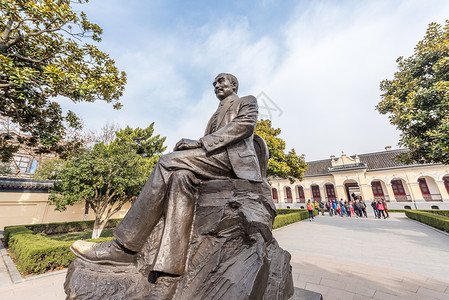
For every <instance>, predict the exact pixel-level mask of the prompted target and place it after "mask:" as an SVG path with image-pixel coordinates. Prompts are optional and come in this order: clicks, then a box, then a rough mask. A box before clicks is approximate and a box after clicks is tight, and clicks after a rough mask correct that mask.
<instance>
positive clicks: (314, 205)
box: [313, 200, 320, 215]
mask: <svg viewBox="0 0 449 300" xmlns="http://www.w3.org/2000/svg"><path fill="white" fill-rule="evenodd" d="M313 208H314V209H316V214H317V215H319V214H320V211H319V208H320V206H319V205H318V201H316V200H313Z"/></svg>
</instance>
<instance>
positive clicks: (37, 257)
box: [5, 224, 111, 275]
mask: <svg viewBox="0 0 449 300" xmlns="http://www.w3.org/2000/svg"><path fill="white" fill-rule="evenodd" d="M41 225H42V224H41ZM27 227H28V226H9V227H5V241H6V242H7V245H8V246H9V250H10V251H11V252H12V253H13V256H14V257H15V262H16V265H17V268H18V269H19V271H20V272H22V273H23V274H26V275H29V274H42V273H45V272H47V271H53V270H54V269H56V268H60V267H68V265H69V264H70V263H71V262H72V261H73V260H74V259H75V256H74V255H73V254H72V253H71V252H70V245H71V244H72V242H71V241H56V240H52V239H50V238H48V237H47V236H46V234H45V233H37V234H36V233H35V232H34V231H33V230H31V229H28V228H27ZM110 239H111V238H110V237H108V238H99V239H95V240H91V239H89V240H87V241H91V242H97V243H99V242H105V241H108V240H110Z"/></svg>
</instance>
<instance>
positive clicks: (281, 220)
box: [273, 209, 318, 229]
mask: <svg viewBox="0 0 449 300" xmlns="http://www.w3.org/2000/svg"><path fill="white" fill-rule="evenodd" d="M297 211H298V212H293V213H290V214H284V215H278V216H276V218H275V219H274V223H273V229H276V228H280V227H282V226H285V225H288V224H292V223H295V222H298V221H301V220H304V219H307V218H308V217H309V212H308V211H307V210H306V209H297ZM317 214H318V213H317V211H316V210H313V215H314V216H316V215H317Z"/></svg>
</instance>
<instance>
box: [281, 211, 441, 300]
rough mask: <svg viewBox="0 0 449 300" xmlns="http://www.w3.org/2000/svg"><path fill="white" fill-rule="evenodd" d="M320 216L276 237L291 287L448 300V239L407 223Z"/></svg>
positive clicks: (334, 294)
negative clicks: (286, 261)
mask: <svg viewBox="0 0 449 300" xmlns="http://www.w3.org/2000/svg"><path fill="white" fill-rule="evenodd" d="M390 216H391V217H390V218H389V219H385V220H384V219H381V220H379V219H374V218H368V219H365V218H362V219H361V218H354V217H352V218H347V217H345V218H342V217H338V216H334V217H329V216H328V215H326V216H324V217H323V216H319V217H316V218H315V220H313V221H312V222H309V221H302V222H299V223H296V224H292V225H289V226H286V227H284V228H280V229H278V230H276V231H275V233H274V235H275V237H276V239H277V240H278V242H279V244H280V245H281V247H283V248H284V249H287V250H288V251H289V252H290V253H291V255H292V262H291V264H292V267H293V279H294V283H295V286H297V287H300V288H305V289H308V290H312V291H316V292H319V293H321V294H322V295H323V297H324V299H325V300H331V299H348V300H351V299H373V298H374V299H382V300H383V299H385V300H388V299H449V235H447V234H445V233H442V232H440V231H436V230H434V229H432V228H430V227H428V226H425V225H423V224H421V223H418V222H415V221H412V220H410V219H408V218H407V217H406V216H405V215H404V214H402V213H394V214H390Z"/></svg>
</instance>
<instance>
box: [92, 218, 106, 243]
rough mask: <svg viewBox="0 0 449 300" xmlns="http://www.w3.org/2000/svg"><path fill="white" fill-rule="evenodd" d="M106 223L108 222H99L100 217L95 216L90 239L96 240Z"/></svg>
mask: <svg viewBox="0 0 449 300" xmlns="http://www.w3.org/2000/svg"><path fill="white" fill-rule="evenodd" d="M107 223H108V220H101V217H99V216H95V223H94V230H93V231H92V238H93V239H98V238H99V237H100V234H101V232H102V231H103V229H104V226H106V224H107Z"/></svg>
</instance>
